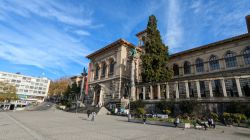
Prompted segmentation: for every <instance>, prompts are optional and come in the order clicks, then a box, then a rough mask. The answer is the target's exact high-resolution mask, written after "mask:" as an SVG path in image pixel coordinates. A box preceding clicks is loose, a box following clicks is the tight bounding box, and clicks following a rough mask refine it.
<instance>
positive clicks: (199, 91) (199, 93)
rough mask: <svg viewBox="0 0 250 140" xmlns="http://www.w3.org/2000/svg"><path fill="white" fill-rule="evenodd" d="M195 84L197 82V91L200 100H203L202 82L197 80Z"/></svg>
mask: <svg viewBox="0 0 250 140" xmlns="http://www.w3.org/2000/svg"><path fill="white" fill-rule="evenodd" d="M195 82H196V90H197V95H198V98H201V90H200V81H199V80H197V81H195Z"/></svg>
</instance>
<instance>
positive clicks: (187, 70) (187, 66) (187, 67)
mask: <svg viewBox="0 0 250 140" xmlns="http://www.w3.org/2000/svg"><path fill="white" fill-rule="evenodd" d="M190 73H191V64H190V62H188V61H185V62H184V74H190Z"/></svg>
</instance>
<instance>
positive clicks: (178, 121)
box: [174, 117, 180, 127]
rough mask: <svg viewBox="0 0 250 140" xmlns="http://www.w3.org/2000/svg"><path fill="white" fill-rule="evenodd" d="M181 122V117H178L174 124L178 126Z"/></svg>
mask: <svg viewBox="0 0 250 140" xmlns="http://www.w3.org/2000/svg"><path fill="white" fill-rule="evenodd" d="M179 123H180V119H179V117H176V118H175V121H174V126H175V127H177V126H178V124H179Z"/></svg>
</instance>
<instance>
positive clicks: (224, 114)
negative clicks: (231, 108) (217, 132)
mask: <svg viewBox="0 0 250 140" xmlns="http://www.w3.org/2000/svg"><path fill="white" fill-rule="evenodd" d="M222 117H223V118H225V119H226V120H228V119H229V118H230V117H231V116H230V113H227V112H224V113H223V114H222Z"/></svg>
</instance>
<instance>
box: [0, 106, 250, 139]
mask: <svg viewBox="0 0 250 140" xmlns="http://www.w3.org/2000/svg"><path fill="white" fill-rule="evenodd" d="M34 139H39V140H79V139H85V140H171V139H174V140H181V139H185V140H189V139H190V140H194V139H202V140H214V139H216V140H217V139H227V140H236V139H237V140H249V139H250V129H246V128H237V127H221V126H220V127H217V128H216V129H215V130H212V129H209V130H208V131H204V130H194V129H185V130H183V129H181V128H171V127H163V126H154V125H143V124H136V123H130V122H127V118H126V117H116V116H97V118H96V120H95V122H92V121H89V120H87V117H86V114H74V113H67V112H62V111H59V110H53V109H52V110H47V111H22V112H1V113H0V140H34Z"/></svg>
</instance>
